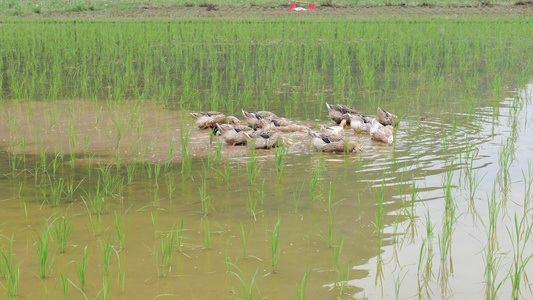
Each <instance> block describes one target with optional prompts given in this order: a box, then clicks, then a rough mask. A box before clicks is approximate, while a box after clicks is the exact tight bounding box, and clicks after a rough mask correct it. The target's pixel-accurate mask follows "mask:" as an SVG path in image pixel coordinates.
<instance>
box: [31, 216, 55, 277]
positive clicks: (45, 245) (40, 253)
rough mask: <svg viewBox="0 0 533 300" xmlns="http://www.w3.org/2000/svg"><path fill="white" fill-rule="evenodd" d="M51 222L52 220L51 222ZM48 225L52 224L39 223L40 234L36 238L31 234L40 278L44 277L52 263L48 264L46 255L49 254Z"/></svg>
mask: <svg viewBox="0 0 533 300" xmlns="http://www.w3.org/2000/svg"><path fill="white" fill-rule="evenodd" d="M52 223H53V222H52ZM50 226H52V224H51V223H50V224H46V225H43V224H42V223H41V234H40V235H37V238H34V237H33V236H32V240H33V247H34V248H35V254H36V258H37V267H38V275H39V277H41V278H46V276H47V269H49V268H50V269H52V264H53V263H52V264H50V265H49V264H48V257H49V255H50Z"/></svg>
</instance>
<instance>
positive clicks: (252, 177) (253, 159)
mask: <svg viewBox="0 0 533 300" xmlns="http://www.w3.org/2000/svg"><path fill="white" fill-rule="evenodd" d="M249 155H250V156H249V159H248V162H247V163H246V173H247V174H248V185H250V186H253V185H254V184H255V181H256V179H257V176H258V175H259V169H260V168H259V167H258V165H257V156H256V155H255V146H254V145H252V146H251V147H250V153H249Z"/></svg>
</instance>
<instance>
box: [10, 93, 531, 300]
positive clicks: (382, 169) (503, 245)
mask: <svg viewBox="0 0 533 300" xmlns="http://www.w3.org/2000/svg"><path fill="white" fill-rule="evenodd" d="M532 91H533V85H531V84H530V85H528V86H527V87H526V88H524V89H520V90H518V91H510V92H509V93H508V95H509V96H510V97H511V98H505V99H502V100H501V101H500V103H498V106H497V107H480V108H478V109H476V111H475V113H474V114H453V113H449V112H445V111H443V112H441V113H438V114H437V113H429V114H428V116H427V119H424V120H420V119H419V117H418V116H414V115H405V116H402V117H403V120H402V122H401V124H400V127H399V128H398V130H397V136H396V139H395V141H396V142H395V145H394V146H393V147H389V146H386V145H382V144H379V143H376V142H372V141H371V140H370V139H369V137H368V136H353V133H352V132H351V131H350V132H349V134H350V139H351V140H354V141H358V142H359V143H360V144H361V145H362V148H363V149H364V152H363V153H361V154H352V155H347V156H345V155H336V154H324V155H322V154H318V153H316V152H315V151H314V150H313V149H311V146H310V141H309V139H308V138H307V136H306V135H305V134H301V133H295V134H291V135H289V138H290V140H291V142H292V145H291V146H290V147H289V154H288V155H287V157H286V161H285V168H284V171H283V176H281V177H280V176H278V175H277V173H276V169H275V154H274V150H256V157H257V160H258V164H259V166H260V171H259V175H258V179H257V181H256V182H255V184H254V185H253V186H249V183H248V174H247V171H246V166H247V163H248V161H250V157H249V149H247V148H246V147H233V146H229V145H223V146H222V150H221V153H222V155H221V157H222V160H221V162H220V163H217V162H213V169H212V170H209V169H208V171H207V172H208V173H205V172H206V171H205V168H204V167H205V165H206V164H207V160H208V159H210V158H211V159H212V158H213V157H214V155H215V150H214V149H215V148H216V142H212V143H210V138H209V133H208V132H207V131H202V130H198V129H191V142H190V145H189V146H190V149H191V153H192V156H193V161H192V172H191V176H190V177H188V176H185V175H183V174H181V142H180V124H182V125H183V126H184V128H188V126H189V124H193V122H192V120H191V119H190V118H189V117H187V116H186V115H187V114H186V113H187V112H184V113H183V114H182V113H179V112H176V111H173V110H169V109H167V108H164V107H155V106H153V104H151V103H149V102H145V103H142V102H127V103H124V104H118V105H115V104H112V105H110V106H108V104H106V103H102V102H92V101H73V102H54V103H49V102H31V103H20V104H16V103H9V105H8V104H5V105H4V107H3V108H2V110H3V113H2V114H1V116H0V120H1V122H2V124H7V126H3V127H2V128H0V141H1V142H2V146H3V148H4V149H5V151H4V152H1V153H0V155H1V156H2V157H3V159H1V160H0V161H1V162H2V163H1V165H0V168H1V170H2V173H3V174H4V176H3V177H1V179H0V193H1V194H0V220H1V221H0V233H1V234H3V235H5V236H11V235H14V239H15V241H14V251H13V253H14V259H15V260H16V262H17V264H19V268H20V287H19V293H18V294H19V297H20V298H38V297H42V298H50V299H57V298H60V297H61V284H60V280H59V272H62V273H63V274H64V273H65V272H67V270H68V272H69V273H68V278H69V279H70V280H71V284H70V286H69V291H68V298H69V299H78V298H79V299H83V298H84V295H83V294H82V293H81V292H80V291H79V290H77V288H76V287H75V285H76V286H79V280H78V277H77V275H76V269H77V264H76V262H78V261H79V260H80V258H81V254H82V252H83V249H84V248H85V247H87V248H88V265H87V278H86V282H87V285H86V290H85V297H87V298H94V297H96V298H101V297H102V294H101V292H100V291H101V289H102V266H101V261H102V245H103V243H104V241H105V240H107V239H108V237H109V236H110V235H114V234H115V231H116V230H115V225H114V220H115V212H116V213H117V214H118V215H119V216H120V220H121V222H122V224H123V225H122V226H123V227H125V228H127V229H126V239H125V241H126V246H125V248H124V249H122V250H121V249H120V247H119V244H118V241H117V240H114V242H113V246H114V249H115V250H116V251H113V253H112V267H111V276H110V280H111V291H110V297H111V299H117V298H123V299H131V298H134V297H138V298H139V299H152V298H155V297H157V296H160V297H163V296H164V297H165V298H180V299H181V298H184V299H218V298H239V294H238V290H239V288H240V287H241V285H242V284H241V281H240V280H239V279H238V278H237V277H236V276H235V275H232V273H231V272H228V271H227V270H228V267H227V266H228V265H227V264H226V262H225V261H226V255H227V257H228V258H229V261H230V262H231V263H232V264H234V265H235V266H237V267H238V268H240V270H242V272H243V273H244V274H245V276H246V278H247V279H246V280H248V281H251V278H252V277H253V276H254V274H256V277H255V282H254V284H255V287H256V289H255V290H254V296H258V292H260V294H261V296H262V297H263V298H269V299H295V298H296V290H297V285H299V284H300V283H301V281H302V278H303V275H304V273H305V272H306V270H307V269H308V270H309V279H308V282H307V289H306V294H307V298H308V299H334V298H352V297H355V298H365V297H367V298H369V299H376V298H384V299H391V298H392V297H395V295H397V296H398V297H399V298H401V299H405V298H414V297H418V298H424V299H425V298H441V297H442V298H446V297H448V296H453V298H459V299H474V298H482V297H484V295H485V287H486V283H485V282H486V280H485V277H484V270H485V260H484V257H483V251H484V249H485V246H486V244H487V234H486V228H488V222H487V219H488V208H487V202H488V199H489V196H490V193H491V191H492V189H493V187H494V186H495V188H496V189H497V193H496V195H497V199H498V201H499V202H501V203H502V209H501V212H500V215H499V218H498V224H497V231H498V232H497V237H498V245H499V248H498V253H500V256H501V257H502V264H501V267H500V271H499V273H498V277H497V278H498V279H499V280H503V281H504V283H503V285H502V287H501V289H500V293H499V294H500V295H501V296H502V297H504V298H507V297H510V295H511V281H510V279H508V278H507V279H506V278H505V277H506V275H507V273H508V270H510V269H511V267H512V263H511V261H512V257H513V251H512V244H511V239H510V236H509V233H508V232H507V229H506V228H509V230H511V229H512V228H513V227H512V226H513V217H514V214H515V212H516V213H517V216H518V217H519V218H521V216H522V215H523V211H524V207H523V203H524V197H525V192H524V191H525V187H527V178H528V176H532V177H533V174H532V173H531V172H532V169H528V163H530V162H531V160H532V159H533V151H532V147H533V140H532V139H533V137H532V136H533V135H532V134H531V133H532V131H533V128H532V125H531V122H530V118H531V115H533V110H532V108H531V105H530V101H531V92H532ZM514 97H516V98H514ZM68 103H70V104H68ZM132 103H133V104H132ZM518 103H520V105H517V104H518ZM29 112H31V113H29ZM326 116H327V113H326V111H325V107H324V118H323V119H322V120H319V121H303V120H296V121H297V122H298V123H301V124H303V125H308V126H311V127H315V126H317V125H319V124H330V123H329V122H328V121H327V119H326ZM513 121H516V129H515V133H516V134H517V139H516V142H515V145H516V150H515V152H514V154H513V155H512V157H513V161H512V165H511V166H510V168H509V176H510V179H509V181H508V182H509V185H508V186H507V192H506V193H503V192H501V190H504V189H501V188H500V186H499V185H498V184H496V185H495V184H494V182H495V180H497V178H499V177H501V176H500V175H499V172H500V169H501V168H500V167H499V163H498V153H499V151H500V149H501V147H502V145H503V144H505V143H506V142H507V138H508V137H509V136H510V135H511V134H513V131H512V128H513V125H512V124H513ZM118 132H120V133H118ZM74 133H75V134H74ZM117 133H118V134H117ZM118 136H120V144H118V143H117V142H118V140H119V139H118ZM215 139H216V138H215ZM23 140H26V145H25V146H24V145H23V144H19V143H20V142H21V141H23ZM172 144H174V152H173V153H172V155H171V156H170V157H171V160H170V161H169V163H168V164H167V166H166V167H165V165H163V164H164V162H165V161H166V160H167V157H168V153H169V149H170V148H171V145H172ZM24 149H25V152H26V157H25V160H23V158H22V153H23V151H24ZM63 152H64V153H67V154H65V155H64V157H63V159H62V160H60V161H59V163H58V167H57V172H56V175H55V178H56V179H47V178H48V177H47V176H50V173H51V172H52V169H53V165H52V159H53V158H54V157H56V153H63ZM69 152H73V153H75V155H74V156H72V157H70V156H69V154H68V153H69ZM13 153H18V155H17V160H16V161H15V162H16V167H15V168H14V169H13V168H12V164H11V162H12V161H13ZM43 157H45V158H46V159H47V162H46V164H47V165H48V168H47V170H48V175H46V174H45V173H42V171H40V164H41V162H42V159H43ZM468 157H473V159H472V160H468V159H467V158H468ZM117 161H118V162H119V166H120V167H119V169H118V171H117V167H116V162H117ZM133 162H136V163H137V165H136V171H135V175H134V177H133V182H132V184H130V185H127V184H126V178H127V168H126V165H127V164H130V165H131V164H132V163H133ZM452 162H453V164H452ZM469 163H471V164H472V167H473V168H472V171H469V167H468V164H469ZM158 164H160V165H162V167H161V173H160V174H159V177H158V179H157V180H156V179H155V178H154V177H155V175H154V173H153V172H154V169H155V168H156V166H157V165H158ZM106 166H110V167H109V168H108V170H109V173H110V174H112V176H117V177H116V179H117V181H119V182H121V184H119V185H117V187H115V188H113V189H110V190H109V193H107V194H105V195H104V199H105V212H106V213H105V215H104V223H103V224H104V225H103V230H102V232H101V234H99V235H95V234H93V230H92V229H91V224H90V222H89V218H88V213H87V211H86V207H85V204H84V202H83V201H82V200H83V199H87V198H88V197H89V196H87V194H86V192H85V191H87V193H89V194H91V193H94V190H95V187H96V185H97V182H98V181H99V178H100V177H102V176H104V173H105V171H102V170H105V168H106ZM228 167H229V168H231V170H232V177H231V181H230V184H231V186H230V189H229V190H228V189H227V182H226V178H225V177H224V175H223V174H224V172H225V168H228ZM149 172H150V173H151V175H150V176H148V173H149ZM315 172H318V175H317V176H318V180H317V187H316V196H315V199H312V197H311V192H310V183H311V180H312V178H313V175H314V174H315ZM473 172H477V174H478V176H479V177H478V178H480V183H479V186H478V188H477V190H476V191H475V194H474V198H473V199H470V196H469V190H468V185H467V178H468V174H476V173H473ZM522 172H524V175H523V173H522ZM35 174H37V176H36V175H35ZM447 174H449V175H451V176H452V177H451V178H452V179H451V199H453V203H454V204H455V207H456V212H455V222H454V225H453V234H452V238H451V250H450V251H451V252H450V253H451V254H449V255H446V256H445V257H444V258H441V252H440V248H439V238H440V237H441V236H442V225H443V222H444V220H445V219H446V218H445V217H444V216H446V214H445V211H446V210H445V190H444V188H443V187H444V186H445V184H446V180H445V178H446V176H447ZM523 176H525V177H526V182H524V177H523ZM36 178H37V179H36ZM43 178H44V179H43ZM58 178H65V181H67V182H69V180H71V182H74V183H75V185H77V184H78V183H79V188H78V189H77V190H76V191H75V192H74V193H73V197H72V198H71V199H69V198H68V197H67V195H64V196H63V197H62V199H63V201H64V202H63V203H62V204H61V205H60V206H59V207H51V206H50V205H48V204H46V202H45V200H46V199H47V198H48V197H49V196H50V187H49V183H50V182H53V181H54V180H57V179H58ZM204 179H205V185H206V195H207V197H208V199H209V200H210V203H211V206H210V209H209V213H208V215H207V216H204V214H203V213H202V205H201V201H200V198H201V195H200V190H201V188H202V185H203V182H204ZM413 181H414V183H415V187H416V188H415V192H416V195H415V198H414V199H415V201H414V206H413V208H412V209H413V210H412V211H413V212H414V217H413V219H410V218H409V217H408V215H407V213H406V210H408V211H411V207H410V205H411V191H412V190H411V187H412V185H413ZM330 184H331V185H332V186H333V188H334V194H333V199H332V202H333V208H332V215H333V233H334V235H335V243H336V245H337V246H334V247H328V228H329V227H328V195H329V192H330ZM169 187H170V188H172V187H174V188H175V192H174V193H173V195H170V194H169ZM382 191H383V196H382V197H383V210H382V220H383V235H380V234H379V230H378V229H377V228H376V223H377V222H378V221H377V220H378V204H377V202H378V201H377V200H378V197H380V193H381V192H382ZM262 195H263V196H262ZM262 198H263V199H262ZM249 199H252V201H254V202H256V203H257V206H256V209H255V210H254V212H253V213H252V212H251V211H250V209H248V207H249V202H248V201H249ZM529 200H531V199H529ZM527 202H528V201H526V203H527ZM295 203H297V204H295ZM63 214H67V215H68V217H69V218H70V219H71V221H72V224H73V232H72V235H71V237H70V238H69V240H68V248H67V251H66V253H63V254H60V253H56V254H53V253H54V252H55V249H56V244H55V242H51V243H50V252H51V253H52V254H51V256H53V258H52V257H50V259H49V263H51V264H52V267H51V269H49V270H48V272H47V273H48V274H49V277H47V278H45V279H40V278H39V277H38V275H37V259H36V257H35V249H34V247H33V240H34V239H35V238H36V237H37V234H38V233H39V230H40V226H41V224H46V222H51V221H53V220H54V219H55V218H57V217H58V216H60V215H63ZM428 214H429V215H430V221H429V222H430V226H434V230H433V237H432V238H429V239H426V235H427V234H426V227H427V225H428V224H427V223H428V220H427V217H426V216H427V215H428ZM529 214H530V212H528V215H529ZM93 215H94V214H93ZM278 216H279V218H280V220H281V226H280V241H279V251H280V259H279V263H278V271H277V273H275V274H274V273H272V266H271V237H272V231H273V229H274V227H275V224H276V222H277V219H278ZM93 217H94V216H93ZM206 220H209V228H210V237H211V248H207V247H206V240H205V236H206V230H205V228H206V227H205V222H206ZM527 220H528V221H527V222H528V223H529V222H530V220H529V217H527ZM181 221H183V223H184V228H185V229H186V231H184V236H185V237H184V239H183V249H182V252H178V251H177V250H176V247H175V245H174V248H173V257H172V264H171V271H170V272H169V274H168V276H166V277H162V276H159V275H158V266H157V265H158V264H159V263H160V262H159V261H158V260H156V256H158V257H160V256H161V254H160V253H161V252H160V237H161V236H167V235H168V234H169V232H170V231H171V230H176V229H177V228H178V227H179V224H180V222H181ZM240 222H242V223H243V224H244V226H245V227H246V228H247V226H249V225H250V224H251V226H252V229H251V233H250V237H249V241H248V243H247V258H244V257H243V254H242V250H243V246H242V244H241V228H240ZM341 237H342V240H343V246H342V252H341V255H340V258H339V259H338V262H339V263H338V264H336V262H335V251H336V249H338V246H339V240H340V238H341ZM380 237H381V238H380ZM424 239H426V242H424ZM6 241H7V239H4V240H3V242H4V245H5V244H6ZM423 242H424V247H425V248H424V249H423V251H422V253H427V252H425V251H426V249H427V247H428V245H429V244H431V245H433V252H431V253H430V257H431V255H433V256H432V259H430V261H432V264H431V266H430V268H427V269H429V272H426V273H423V272H422V271H420V273H419V257H420V253H421V247H422V246H423ZM4 247H5V246H4ZM530 248H531V247H530V242H528V243H527V247H526V250H527V251H526V252H525V253H526V254H529V253H531V251H530ZM424 255H426V254H424ZM119 257H120V258H121V261H122V272H124V273H125V281H124V282H125V284H124V286H123V287H121V285H120V283H119V279H118V274H119V272H118V268H119V266H118V258H119ZM421 265H426V263H425V260H424V262H423V263H422V264H421ZM339 269H344V270H350V271H349V280H348V281H346V282H345V283H346V286H345V287H344V293H343V294H342V295H341V294H340V292H341V284H340V283H339V272H338V270H339ZM423 269H424V268H421V270H423ZM232 270H233V271H234V272H236V273H238V274H240V273H239V271H238V270H237V269H236V268H232ZM526 271H529V272H530V271H531V266H529V265H528V266H527V268H526ZM424 279H426V282H427V284H426V285H424V284H423V283H424ZM0 282H1V283H2V284H5V280H4V279H0ZM419 287H420V288H419ZM522 290H523V292H524V293H523V295H522V296H523V297H524V298H530V297H532V296H533V295H532V294H530V293H529V290H528V289H525V288H523V289H522ZM395 291H397V292H395ZM257 298H259V297H257Z"/></svg>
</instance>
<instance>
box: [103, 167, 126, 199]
mask: <svg viewBox="0 0 533 300" xmlns="http://www.w3.org/2000/svg"><path fill="white" fill-rule="evenodd" d="M98 181H99V183H100V187H102V189H103V192H104V193H105V194H107V195H110V196H112V197H119V198H120V197H121V196H122V192H121V191H122V187H123V180H122V179H121V178H120V176H119V175H118V174H111V166H110V165H108V166H105V167H99V168H98Z"/></svg>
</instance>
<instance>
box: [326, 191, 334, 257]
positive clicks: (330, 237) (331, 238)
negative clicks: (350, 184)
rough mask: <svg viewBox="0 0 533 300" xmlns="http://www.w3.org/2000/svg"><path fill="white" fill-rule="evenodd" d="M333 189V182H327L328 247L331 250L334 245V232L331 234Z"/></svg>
mask: <svg viewBox="0 0 533 300" xmlns="http://www.w3.org/2000/svg"><path fill="white" fill-rule="evenodd" d="M334 194H335V189H334V188H333V182H331V181H330V182H329V195H328V209H327V210H328V247H329V248H331V247H333V245H334V240H335V237H334V232H333V210H332V208H333V205H334V204H332V203H333V195H334Z"/></svg>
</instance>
